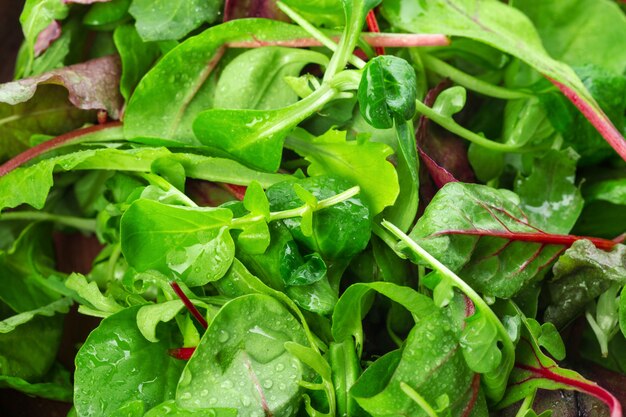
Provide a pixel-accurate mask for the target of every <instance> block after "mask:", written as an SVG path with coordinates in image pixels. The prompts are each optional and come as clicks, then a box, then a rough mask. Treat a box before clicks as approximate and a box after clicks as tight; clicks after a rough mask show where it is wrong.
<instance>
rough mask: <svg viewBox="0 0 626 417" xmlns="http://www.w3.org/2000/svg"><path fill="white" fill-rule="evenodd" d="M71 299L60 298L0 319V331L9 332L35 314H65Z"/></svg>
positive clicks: (68, 309)
mask: <svg viewBox="0 0 626 417" xmlns="http://www.w3.org/2000/svg"><path fill="white" fill-rule="evenodd" d="M71 305H72V300H71V299H69V298H61V299H60V300H56V301H53V302H52V303H50V304H48V305H45V306H43V307H39V308H36V309H34V310H30V311H25V312H23V313H19V314H16V315H14V316H11V317H8V318H5V319H3V320H2V321H0V333H9V332H11V331H13V330H15V328H16V327H17V326H20V325H22V324H24V323H28V322H29V321H31V320H32V319H34V318H35V317H37V316H46V317H52V316H54V315H55V314H57V313H62V314H65V313H67V312H68V311H70V306H71Z"/></svg>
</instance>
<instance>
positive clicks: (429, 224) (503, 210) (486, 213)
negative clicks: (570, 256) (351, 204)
mask: <svg viewBox="0 0 626 417" xmlns="http://www.w3.org/2000/svg"><path fill="white" fill-rule="evenodd" d="M519 204H520V202H519V198H518V196H517V195H515V194H514V193H512V192H510V191H507V190H496V189H493V188H490V187H487V186H483V185H476V184H464V183H458V182H456V183H455V182H453V183H448V184H446V185H445V186H444V187H443V188H442V189H441V190H439V192H438V193H437V194H436V195H435V197H434V198H433V200H432V201H431V203H430V204H429V206H428V207H427V208H426V212H425V213H424V215H423V216H422V217H421V218H420V219H419V220H418V222H417V224H416V225H415V228H414V229H413V230H412V231H411V234H410V237H411V238H412V239H413V240H415V241H416V242H417V243H418V244H419V245H420V246H422V247H423V248H425V249H426V250H427V251H428V252H430V253H431V254H432V255H433V256H434V257H435V258H437V259H438V260H440V261H441V262H442V263H443V264H444V265H446V266H447V267H448V268H450V269H452V270H453V271H455V272H458V274H459V275H460V276H461V277H462V278H463V279H464V280H466V281H467V282H468V283H469V284H470V285H471V286H472V287H473V288H474V289H475V290H477V291H479V292H482V293H484V294H488V295H492V296H496V297H502V298H509V297H512V296H513V295H515V294H516V293H517V292H518V291H519V290H521V289H522V288H524V286H526V285H527V284H528V283H531V282H533V279H534V278H535V277H536V276H537V274H538V273H539V272H540V271H541V270H543V269H544V268H546V267H548V266H549V265H550V264H551V263H552V262H553V261H554V259H555V258H556V257H557V256H558V255H559V254H560V253H561V252H562V251H563V250H564V249H565V244H568V243H569V244H571V243H572V242H573V241H574V240H573V239H569V238H568V239H569V240H567V239H566V240H565V241H563V242H561V241H559V239H556V240H553V241H552V242H553V243H551V241H550V240H549V239H550V238H549V237H546V236H560V235H549V234H547V233H546V232H543V231H542V230H540V229H538V228H537V227H535V226H533V225H532V224H531V223H529V220H528V218H527V217H526V215H525V214H524V212H523V211H522V209H521V208H520V206H519Z"/></svg>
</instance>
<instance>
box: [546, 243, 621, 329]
mask: <svg viewBox="0 0 626 417" xmlns="http://www.w3.org/2000/svg"><path fill="white" fill-rule="evenodd" d="M553 273H554V278H553V279H552V280H551V282H550V286H549V290H550V300H551V302H550V305H549V306H548V308H547V309H546V312H545V316H544V317H545V320H546V321H550V322H552V323H554V324H555V325H556V326H557V327H558V328H560V327H562V326H564V325H565V324H567V323H568V322H569V321H570V320H572V319H573V318H574V317H575V316H576V315H578V314H579V313H581V312H582V311H583V310H584V308H585V306H586V305H587V303H589V302H590V301H591V300H593V299H594V298H596V297H597V296H599V295H600V294H602V293H603V292H604V291H606V290H607V289H608V288H609V286H611V284H613V283H618V284H620V285H624V284H626V246H624V245H616V247H615V248H614V249H613V250H612V251H610V252H606V251H603V250H600V249H597V248H596V247H595V246H594V245H593V244H592V243H591V242H589V241H586V240H580V241H578V242H575V243H574V244H573V245H572V247H571V248H569V249H568V250H567V251H565V253H564V254H563V255H562V256H561V257H560V258H559V260H558V261H557V263H556V264H555V265H554V268H553Z"/></svg>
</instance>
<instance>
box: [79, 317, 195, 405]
mask: <svg viewBox="0 0 626 417" xmlns="http://www.w3.org/2000/svg"><path fill="white" fill-rule="evenodd" d="M138 309H139V307H132V308H127V309H125V310H122V311H120V312H119V313H117V314H114V315H112V316H110V317H108V318H106V319H104V320H103V321H102V322H101V323H100V325H99V326H98V328H97V329H96V330H94V331H93V332H92V333H91V334H90V335H89V337H87V340H86V341H85V343H84V344H83V345H82V347H81V348H80V350H79V351H78V354H77V355H76V373H75V377H74V383H75V385H76V391H75V395H74V406H75V407H76V410H77V412H78V415H80V416H86V417H97V416H102V417H104V416H109V415H110V414H111V413H112V412H114V411H116V410H117V409H119V408H120V407H122V406H124V405H125V404H127V403H130V402H133V401H141V402H142V403H143V404H144V409H148V410H149V409H150V408H152V407H153V406H156V405H157V404H160V403H161V402H163V401H164V400H169V399H172V398H173V397H174V390H175V388H176V384H177V382H178V379H179V377H180V374H181V371H182V368H183V365H184V362H182V361H179V360H177V359H174V358H172V357H170V356H169V355H168V354H167V350H168V349H170V348H173V347H176V343H177V341H176V339H177V338H176V337H175V336H174V335H173V333H172V331H171V328H168V329H167V330H166V329H163V330H164V331H163V332H159V339H160V341H159V342H158V343H153V342H149V341H147V340H146V339H145V338H144V337H143V335H142V334H141V332H140V331H139V329H138V328H137V326H136V324H135V323H136V316H137V311H138Z"/></svg>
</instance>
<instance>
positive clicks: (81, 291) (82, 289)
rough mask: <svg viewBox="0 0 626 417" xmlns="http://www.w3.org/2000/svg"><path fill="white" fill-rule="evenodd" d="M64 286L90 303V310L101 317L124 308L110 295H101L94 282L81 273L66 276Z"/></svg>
mask: <svg viewBox="0 0 626 417" xmlns="http://www.w3.org/2000/svg"><path fill="white" fill-rule="evenodd" d="M65 286H66V287H67V288H69V289H70V290H73V291H76V293H77V294H78V295H79V296H80V297H81V298H82V299H83V300H85V301H87V302H88V303H89V304H90V306H91V309H92V310H94V311H96V312H98V313H100V314H101V315H102V316H103V317H106V316H109V315H111V314H114V313H117V312H118V311H120V310H122V309H123V308H124V307H122V306H121V305H119V304H118V303H117V302H116V301H115V299H114V298H113V297H112V296H110V295H108V296H105V295H103V294H102V292H100V289H99V288H98V284H97V283H96V282H93V281H92V282H89V281H87V278H85V277H84V276H83V275H81V274H77V273H73V274H72V275H70V276H69V277H67V280H66V281H65ZM83 306H84V304H83ZM81 307H82V306H81Z"/></svg>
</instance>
